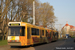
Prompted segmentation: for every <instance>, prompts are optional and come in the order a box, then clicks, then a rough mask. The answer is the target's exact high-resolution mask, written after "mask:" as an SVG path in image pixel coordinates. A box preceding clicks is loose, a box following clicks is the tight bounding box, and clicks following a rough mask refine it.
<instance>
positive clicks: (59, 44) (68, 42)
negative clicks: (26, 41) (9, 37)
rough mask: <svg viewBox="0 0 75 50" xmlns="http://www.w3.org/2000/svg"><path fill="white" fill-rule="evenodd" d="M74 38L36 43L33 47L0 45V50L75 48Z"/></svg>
mask: <svg viewBox="0 0 75 50" xmlns="http://www.w3.org/2000/svg"><path fill="white" fill-rule="evenodd" d="M73 40H74V39H73V38H69V39H65V40H58V41H56V42H51V43H48V44H39V45H34V46H33V47H31V46H28V47H10V46H4V47H0V50H75V49H74V48H75V43H74V41H73Z"/></svg>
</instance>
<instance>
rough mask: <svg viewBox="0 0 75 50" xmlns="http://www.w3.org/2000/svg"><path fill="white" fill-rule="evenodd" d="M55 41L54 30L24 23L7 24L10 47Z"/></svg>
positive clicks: (55, 34)
mask: <svg viewBox="0 0 75 50" xmlns="http://www.w3.org/2000/svg"><path fill="white" fill-rule="evenodd" d="M55 40H58V33H57V31H55V30H51V29H48V28H44V27H40V26H35V25H32V24H29V23H25V22H9V23H8V45H10V46H28V45H34V44H39V43H45V42H46V43H49V42H51V41H55Z"/></svg>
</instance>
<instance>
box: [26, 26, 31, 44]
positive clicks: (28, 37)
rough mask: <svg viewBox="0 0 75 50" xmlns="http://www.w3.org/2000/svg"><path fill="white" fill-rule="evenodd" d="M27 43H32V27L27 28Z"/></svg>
mask: <svg viewBox="0 0 75 50" xmlns="http://www.w3.org/2000/svg"><path fill="white" fill-rule="evenodd" d="M27 44H28V45H30V44H31V29H30V27H28V28H27Z"/></svg>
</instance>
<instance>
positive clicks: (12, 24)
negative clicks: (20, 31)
mask: <svg viewBox="0 0 75 50" xmlns="http://www.w3.org/2000/svg"><path fill="white" fill-rule="evenodd" d="M9 25H10V26H20V23H11V24H9Z"/></svg>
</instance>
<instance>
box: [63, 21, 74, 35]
mask: <svg viewBox="0 0 75 50" xmlns="http://www.w3.org/2000/svg"><path fill="white" fill-rule="evenodd" d="M62 35H63V36H73V35H75V26H73V25H69V24H68V22H66V24H65V26H63V28H62Z"/></svg>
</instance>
